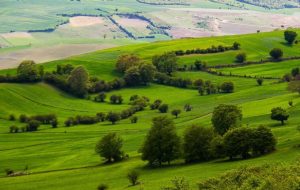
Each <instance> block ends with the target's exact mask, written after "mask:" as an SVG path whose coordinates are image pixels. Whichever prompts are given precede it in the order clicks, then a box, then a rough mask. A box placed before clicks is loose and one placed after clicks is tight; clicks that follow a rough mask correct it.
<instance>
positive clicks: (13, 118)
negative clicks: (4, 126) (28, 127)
mask: <svg viewBox="0 0 300 190" xmlns="http://www.w3.org/2000/svg"><path fill="white" fill-rule="evenodd" d="M8 120H9V121H15V120H16V116H15V115H14V114H10V115H9V118H8Z"/></svg>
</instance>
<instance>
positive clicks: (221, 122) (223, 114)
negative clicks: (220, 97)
mask: <svg viewBox="0 0 300 190" xmlns="http://www.w3.org/2000/svg"><path fill="white" fill-rule="evenodd" d="M242 117H243V116H242V111H241V110H240V109H239V108H238V107H237V106H235V105H224V104H221V105H219V106H218V107H216V108H215V109H214V111H213V115H212V119H211V121H212V124H213V127H214V128H215V130H216V132H218V133H219V134H220V135H223V134H224V133H226V131H228V130H229V129H230V128H235V127H239V126H240V125H241V121H242Z"/></svg>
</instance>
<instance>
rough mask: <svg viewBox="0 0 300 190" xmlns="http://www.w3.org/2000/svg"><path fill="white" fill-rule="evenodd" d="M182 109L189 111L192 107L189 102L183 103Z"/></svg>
mask: <svg viewBox="0 0 300 190" xmlns="http://www.w3.org/2000/svg"><path fill="white" fill-rule="evenodd" d="M183 109H184V110H185V111H186V112H189V111H192V109H193V107H192V106H191V105H190V104H185V105H184V107H183Z"/></svg>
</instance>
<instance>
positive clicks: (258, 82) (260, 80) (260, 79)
mask: <svg viewBox="0 0 300 190" xmlns="http://www.w3.org/2000/svg"><path fill="white" fill-rule="evenodd" d="M256 82H257V84H258V85H259V86H261V85H262V84H263V82H264V79H263V78H258V79H256Z"/></svg>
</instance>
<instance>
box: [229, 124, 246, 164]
mask: <svg viewBox="0 0 300 190" xmlns="http://www.w3.org/2000/svg"><path fill="white" fill-rule="evenodd" d="M251 137H252V129H249V128H245V127H240V128H236V129H232V130H229V131H228V132H227V133H225V135H224V145H225V150H226V155H227V156H229V157H230V159H232V158H233V157H237V156H241V157H242V158H244V159H246V158H249V157H250V150H251V145H252V144H251V143H252V140H251Z"/></svg>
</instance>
